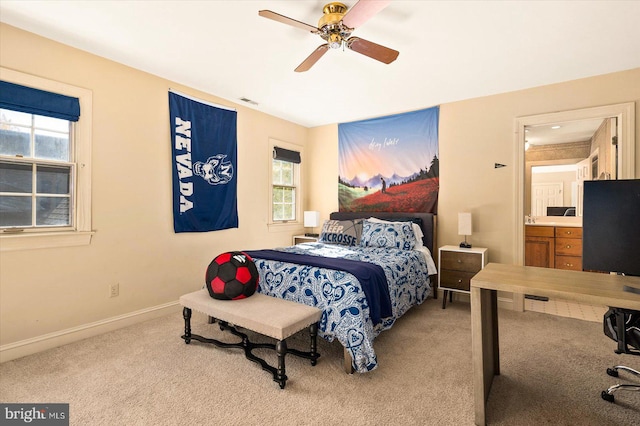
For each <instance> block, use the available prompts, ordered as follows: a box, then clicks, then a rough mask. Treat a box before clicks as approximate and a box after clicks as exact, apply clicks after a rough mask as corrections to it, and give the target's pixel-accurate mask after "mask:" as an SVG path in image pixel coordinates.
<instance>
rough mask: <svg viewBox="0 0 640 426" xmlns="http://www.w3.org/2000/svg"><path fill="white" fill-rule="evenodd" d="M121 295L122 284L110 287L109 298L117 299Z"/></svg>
mask: <svg viewBox="0 0 640 426" xmlns="http://www.w3.org/2000/svg"><path fill="white" fill-rule="evenodd" d="M119 294H120V284H119V283H115V284H111V285H110V286H109V297H116V296H118V295H119Z"/></svg>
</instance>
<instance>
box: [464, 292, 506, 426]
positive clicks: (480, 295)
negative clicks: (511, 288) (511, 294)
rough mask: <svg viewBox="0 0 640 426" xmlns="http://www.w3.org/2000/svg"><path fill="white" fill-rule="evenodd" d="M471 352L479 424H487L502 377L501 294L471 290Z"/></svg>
mask: <svg viewBox="0 0 640 426" xmlns="http://www.w3.org/2000/svg"><path fill="white" fill-rule="evenodd" d="M471 350H472V359H473V400H474V401H473V402H474V407H475V423H476V424H477V425H480V426H483V425H485V424H486V403H487V398H488V397H489V391H490V390H491V384H492V383H493V376H495V375H498V374H500V351H499V342H498V294H497V291H495V290H487V289H480V288H477V287H471Z"/></svg>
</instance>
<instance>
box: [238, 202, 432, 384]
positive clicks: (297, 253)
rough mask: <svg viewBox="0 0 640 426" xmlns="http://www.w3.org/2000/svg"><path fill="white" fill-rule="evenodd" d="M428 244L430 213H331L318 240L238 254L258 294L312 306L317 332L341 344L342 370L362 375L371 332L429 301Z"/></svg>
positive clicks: (370, 364) (369, 361) (371, 361)
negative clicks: (255, 278) (248, 264)
mask: <svg viewBox="0 0 640 426" xmlns="http://www.w3.org/2000/svg"><path fill="white" fill-rule="evenodd" d="M371 218H375V219H371ZM349 225H353V227H351V228H349ZM347 228H348V229H347ZM338 231H339V232H338ZM358 231H359V232H360V235H357V234H358ZM412 240H413V241H412ZM434 246H435V215H433V214H431V213H391V212H334V213H331V215H330V220H329V221H325V223H324V224H323V229H322V233H321V234H320V238H319V240H318V242H309V243H304V244H298V245H295V246H290V247H281V248H277V249H275V250H254V251H246V252H247V253H248V254H249V255H250V256H251V257H252V258H253V260H254V262H255V264H256V266H257V268H258V271H259V274H260V280H259V287H258V291H259V292H261V293H263V294H267V295H270V296H274V297H278V298H282V299H286V300H292V301H295V302H299V303H304V304H306V305H310V306H316V307H318V308H320V309H321V310H322V311H323V314H322V319H321V320H320V323H319V326H318V335H319V336H321V337H322V338H324V339H325V340H327V341H334V340H338V341H339V342H340V343H341V344H342V346H343V347H344V354H345V370H346V371H347V372H353V371H357V372H360V373H365V372H368V371H371V370H374V369H375V368H377V367H378V362H377V358H376V354H375V351H374V348H373V340H374V339H375V337H376V336H378V335H379V334H380V332H382V331H384V330H388V329H390V328H391V327H392V326H393V324H394V323H395V321H396V320H397V319H398V318H400V317H401V316H402V315H404V314H405V313H406V312H407V311H408V310H409V309H410V308H411V307H412V306H416V305H419V304H421V303H422V302H424V301H425V300H426V299H427V298H428V297H429V296H430V295H433V297H435V298H437V289H436V288H435V286H436V282H437V280H436V279H435V278H434V277H433V275H435V274H436V273H437V271H436V269H435V262H434V260H433V258H432V256H431V253H434Z"/></svg>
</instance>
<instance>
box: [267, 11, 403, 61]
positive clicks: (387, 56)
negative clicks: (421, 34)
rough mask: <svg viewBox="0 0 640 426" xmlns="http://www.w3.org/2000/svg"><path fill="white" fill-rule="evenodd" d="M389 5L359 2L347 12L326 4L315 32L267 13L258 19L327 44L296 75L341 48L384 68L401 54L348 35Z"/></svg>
mask: <svg viewBox="0 0 640 426" xmlns="http://www.w3.org/2000/svg"><path fill="white" fill-rule="evenodd" d="M389 3H391V1H378V0H359V1H358V2H357V3H356V4H354V5H353V7H351V8H350V9H349V10H347V9H348V8H347V6H345V5H344V4H342V3H339V2H331V3H328V4H326V5H325V6H324V7H323V8H322V12H323V13H324V15H323V16H322V18H320V21H318V27H317V28H316V27H314V26H313V25H309V24H305V23H304V22H300V21H297V20H295V19H292V18H288V17H286V16H284V15H280V14H279V13H275V12H272V11H270V10H261V11H259V12H258V15H260V16H262V17H263V18H269V19H273V20H274V21H278V22H281V23H283V24H287V25H291V26H294V27H296V28H300V29H302V30H305V31H309V32H311V33H313V34H318V35H319V36H320V37H322V39H323V40H325V41H326V43H325V44H323V45H320V46H318V48H317V49H316V50H314V51H313V53H311V55H309V56H308V57H307V59H305V60H304V61H302V63H301V64H300V65H298V67H297V68H296V69H295V71H296V72H304V71H307V70H309V69H310V68H311V67H312V66H313V65H314V64H315V63H316V62H318V60H319V59H320V58H321V57H322V56H323V55H324V54H325V53H327V51H328V50H329V49H330V48H331V49H339V48H340V47H342V46H345V47H347V49H351V50H353V51H354V52H358V53H360V54H363V55H365V56H368V57H370V58H373V59H375V60H378V61H380V62H384V63H385V64H390V63H391V62H393V61H395V60H396V58H397V57H398V54H399V53H400V52H398V51H397V50H393V49H389V48H388V47H385V46H381V45H379V44H376V43H373V42H371V41H368V40H365V39H362V38H359V37H351V33H352V32H353V31H354V30H355V29H356V28H357V27H359V26H360V25H362V24H364V23H365V22H366V21H367V20H369V19H370V18H371V17H373V15H375V14H376V13H378V12H380V11H381V10H382V9H384V8H385V7H386V6H387V5H388V4H389Z"/></svg>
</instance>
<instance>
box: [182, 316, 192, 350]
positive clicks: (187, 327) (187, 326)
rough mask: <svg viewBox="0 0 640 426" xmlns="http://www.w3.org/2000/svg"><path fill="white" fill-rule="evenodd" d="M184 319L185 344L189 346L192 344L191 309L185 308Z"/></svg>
mask: <svg viewBox="0 0 640 426" xmlns="http://www.w3.org/2000/svg"><path fill="white" fill-rule="evenodd" d="M182 317H183V318H184V336H182V338H183V339H184V342H185V343H186V344H187V345H188V344H189V343H191V309H189V308H184V309H183V310H182Z"/></svg>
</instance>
